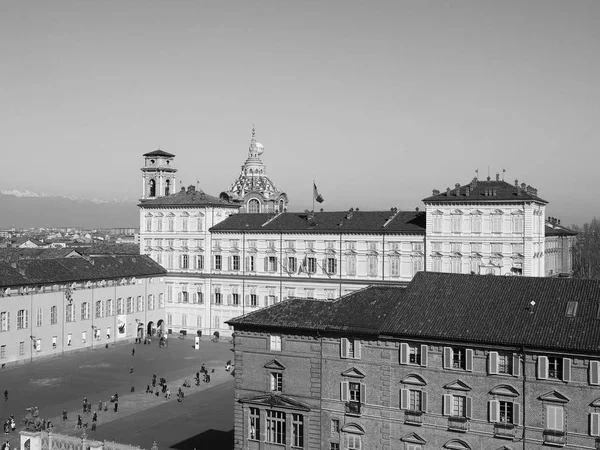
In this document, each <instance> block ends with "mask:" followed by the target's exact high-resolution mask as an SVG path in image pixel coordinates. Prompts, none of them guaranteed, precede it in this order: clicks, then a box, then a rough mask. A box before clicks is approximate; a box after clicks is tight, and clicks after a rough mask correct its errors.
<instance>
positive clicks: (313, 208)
mask: <svg viewBox="0 0 600 450" xmlns="http://www.w3.org/2000/svg"><path fill="white" fill-rule="evenodd" d="M312 191H313V195H312V198H313V207H312V211H313V213H314V212H315V179H314V178H313V188H312Z"/></svg>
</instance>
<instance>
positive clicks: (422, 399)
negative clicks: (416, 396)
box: [421, 391, 428, 413]
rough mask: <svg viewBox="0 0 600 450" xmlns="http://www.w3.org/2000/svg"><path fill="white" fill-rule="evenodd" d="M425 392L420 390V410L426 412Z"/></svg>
mask: <svg viewBox="0 0 600 450" xmlns="http://www.w3.org/2000/svg"><path fill="white" fill-rule="evenodd" d="M427 406H428V405H427V392H425V391H421V411H423V412H424V413H426V412H427Z"/></svg>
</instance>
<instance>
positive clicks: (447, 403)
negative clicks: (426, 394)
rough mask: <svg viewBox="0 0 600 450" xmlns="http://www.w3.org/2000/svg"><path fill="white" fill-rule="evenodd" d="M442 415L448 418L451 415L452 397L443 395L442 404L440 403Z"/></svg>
mask: <svg viewBox="0 0 600 450" xmlns="http://www.w3.org/2000/svg"><path fill="white" fill-rule="evenodd" d="M442 405H443V408H442V414H443V415H444V416H449V415H450V414H451V413H452V395H451V394H444V396H443V402H442Z"/></svg>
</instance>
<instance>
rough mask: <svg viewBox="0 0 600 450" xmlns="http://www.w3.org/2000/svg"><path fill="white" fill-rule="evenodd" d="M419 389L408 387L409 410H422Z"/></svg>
mask: <svg viewBox="0 0 600 450" xmlns="http://www.w3.org/2000/svg"><path fill="white" fill-rule="evenodd" d="M421 394H422V392H421V391H417V390H415V389H410V390H409V393H408V409H409V410H411V411H422V404H421Z"/></svg>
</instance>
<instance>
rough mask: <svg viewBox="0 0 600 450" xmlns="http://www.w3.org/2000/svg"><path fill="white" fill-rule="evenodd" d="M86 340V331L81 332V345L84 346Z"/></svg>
mask: <svg viewBox="0 0 600 450" xmlns="http://www.w3.org/2000/svg"><path fill="white" fill-rule="evenodd" d="M86 340H87V331H82V332H81V343H82V344H85V341H86Z"/></svg>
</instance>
